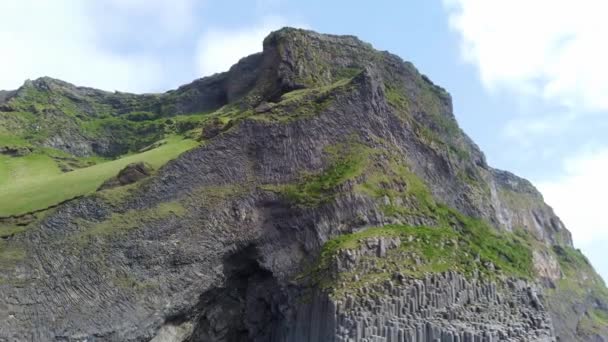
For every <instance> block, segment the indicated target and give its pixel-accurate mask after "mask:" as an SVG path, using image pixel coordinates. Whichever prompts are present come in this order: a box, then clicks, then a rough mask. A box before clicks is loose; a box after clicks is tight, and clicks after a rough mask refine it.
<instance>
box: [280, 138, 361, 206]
mask: <svg viewBox="0 0 608 342" xmlns="http://www.w3.org/2000/svg"><path fill="white" fill-rule="evenodd" d="M370 151H371V149H369V148H368V147H366V146H364V145H361V144H359V143H356V142H350V143H342V144H338V145H335V146H330V147H328V148H326V150H325V152H326V154H327V155H328V159H329V166H328V167H327V168H326V169H325V170H324V171H323V172H321V173H319V174H305V175H303V177H302V179H301V180H300V181H299V182H297V183H295V184H287V185H282V186H278V190H279V192H281V193H282V194H283V195H284V196H285V197H286V198H287V199H288V200H289V201H291V202H292V203H294V204H296V205H297V206H301V207H316V206H318V205H320V204H322V203H326V202H328V201H330V200H331V199H333V198H334V197H335V195H336V193H337V192H336V188H337V187H338V186H340V185H341V184H343V183H344V182H346V181H348V180H350V179H354V178H356V177H358V176H360V175H361V174H362V173H363V171H364V169H365V167H366V165H367V163H368V159H369V154H370Z"/></svg>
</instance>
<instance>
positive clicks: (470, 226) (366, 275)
mask: <svg viewBox="0 0 608 342" xmlns="http://www.w3.org/2000/svg"><path fill="white" fill-rule="evenodd" d="M459 219H464V220H465V222H462V224H463V227H462V228H461V229H456V230H455V229H453V228H451V227H449V226H444V225H443V226H437V227H425V226H420V227H411V226H405V225H386V226H382V227H374V228H368V229H366V230H363V231H361V232H357V233H353V234H346V235H341V236H338V237H336V238H334V239H331V240H329V241H328V242H326V243H325V244H324V246H323V248H322V250H321V253H320V257H319V260H318V262H317V264H316V266H315V267H314V268H313V269H312V271H311V273H310V274H311V276H312V280H313V281H314V282H317V283H318V284H319V285H320V286H321V287H322V288H325V289H333V290H334V293H337V294H340V293H346V292H352V291H353V290H356V289H357V288H359V287H360V286H362V285H364V284H365V283H370V282H371V283H377V282H382V281H384V280H388V279H390V278H391V277H392V275H393V274H395V273H396V272H400V273H403V274H406V275H409V276H411V277H415V278H420V277H423V276H424V275H425V274H427V273H440V272H445V271H448V270H452V271H457V272H460V273H462V274H465V275H468V276H472V275H477V276H479V275H482V276H484V277H489V278H495V277H497V276H498V275H499V274H505V275H508V276H513V277H520V278H524V279H530V278H531V277H533V269H532V253H531V250H530V247H529V245H528V244H527V242H526V241H524V240H522V239H521V238H520V237H518V236H515V234H511V233H499V232H496V231H495V230H493V229H491V227H489V226H487V225H485V224H483V223H482V222H481V221H477V220H474V219H471V218H465V217H460V218H459ZM376 237H399V238H400V240H401V245H400V247H399V248H397V249H394V250H389V251H388V252H387V255H386V257H383V258H379V257H376V256H366V257H362V259H361V260H360V263H367V264H368V265H370V264H371V265H373V267H368V268H364V269H368V270H369V269H372V270H375V271H371V272H366V271H362V270H359V269H358V268H355V269H354V270H353V271H352V272H349V273H344V274H337V275H336V274H333V273H332V271H331V270H332V269H333V268H332V267H331V265H332V262H333V257H334V255H336V254H337V253H338V251H339V250H345V249H357V248H360V246H361V245H362V244H363V243H364V241H365V240H366V239H368V238H376ZM488 262H491V263H492V264H493V265H494V266H495V269H490V268H488V267H486V264H487V263H488ZM359 266H360V265H359ZM354 275H357V276H358V277H359V278H360V280H359V282H353V281H352V278H353V277H354Z"/></svg>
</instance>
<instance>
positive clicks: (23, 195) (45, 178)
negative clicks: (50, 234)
mask: <svg viewBox="0 0 608 342" xmlns="http://www.w3.org/2000/svg"><path fill="white" fill-rule="evenodd" d="M197 145H198V143H197V142H196V141H193V140H190V139H181V138H179V137H172V138H168V139H167V140H166V141H165V144H163V145H161V146H159V147H157V148H155V149H152V150H150V151H146V152H143V153H139V154H134V155H130V156H126V157H124V158H121V159H118V160H113V161H109V162H105V163H100V164H97V165H94V166H91V167H87V168H82V169H77V170H74V171H71V172H66V173H60V172H59V171H57V169H56V168H53V167H52V165H51V164H50V162H49V163H46V161H44V162H41V166H40V171H35V170H30V171H29V173H26V174H29V175H30V176H29V177H28V176H26V177H23V176H20V177H19V178H18V179H19V181H15V182H13V183H10V184H4V185H3V186H2V187H0V217H7V216H11V215H21V214H25V213H29V212H34V211H37V210H43V209H45V208H48V207H51V206H53V205H56V204H59V203H61V202H64V201H66V200H69V199H72V198H75V197H78V196H83V195H86V194H90V193H92V192H94V191H95V190H96V189H97V188H99V186H100V185H101V184H102V183H103V182H104V181H105V180H107V179H108V178H110V177H113V176H115V175H116V174H117V173H118V171H120V170H121V169H123V168H124V167H125V166H126V165H128V164H131V163H135V162H140V161H144V162H147V163H149V164H150V165H152V167H154V168H155V169H157V168H159V167H160V166H162V165H164V164H165V163H166V162H168V161H169V160H171V159H173V158H175V157H177V156H178V155H180V154H181V153H183V152H185V151H187V150H189V149H191V148H193V147H195V146H197Z"/></svg>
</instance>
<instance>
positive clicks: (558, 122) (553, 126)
mask: <svg viewBox="0 0 608 342" xmlns="http://www.w3.org/2000/svg"><path fill="white" fill-rule="evenodd" d="M575 120H576V115H575V114H573V113H567V114H555V115H552V116H550V115H543V116H538V117H534V116H524V117H518V118H514V119H510V120H509V121H508V122H507V123H506V125H505V126H504V128H503V134H504V136H505V137H507V138H509V139H511V140H512V141H515V142H517V143H519V145H521V146H526V147H528V146H531V145H533V144H535V142H537V140H536V139H537V138H544V139H546V138H547V137H556V136H559V135H560V134H562V133H563V132H565V131H567V130H568V129H569V128H570V127H571V125H572V123H573V122H574V121H575Z"/></svg>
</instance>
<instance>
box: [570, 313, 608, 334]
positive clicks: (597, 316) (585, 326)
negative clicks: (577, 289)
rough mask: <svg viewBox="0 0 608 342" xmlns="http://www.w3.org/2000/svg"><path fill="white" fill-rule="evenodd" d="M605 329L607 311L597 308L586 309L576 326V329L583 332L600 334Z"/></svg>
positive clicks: (607, 325) (606, 326)
mask: <svg viewBox="0 0 608 342" xmlns="http://www.w3.org/2000/svg"><path fill="white" fill-rule="evenodd" d="M606 329H608V312H606V311H602V310H599V309H592V310H589V311H587V312H586V313H585V316H583V318H582V319H581V321H580V322H579V324H578V327H577V330H578V331H579V332H582V333H584V334H602V333H603V332H606Z"/></svg>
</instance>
